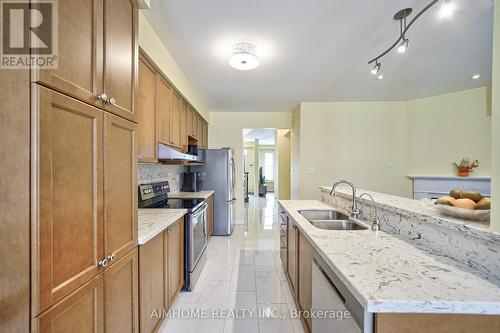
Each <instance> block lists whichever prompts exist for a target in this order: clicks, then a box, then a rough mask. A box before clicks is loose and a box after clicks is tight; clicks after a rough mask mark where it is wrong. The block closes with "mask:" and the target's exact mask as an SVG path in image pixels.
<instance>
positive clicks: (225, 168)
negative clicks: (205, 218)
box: [192, 148, 236, 236]
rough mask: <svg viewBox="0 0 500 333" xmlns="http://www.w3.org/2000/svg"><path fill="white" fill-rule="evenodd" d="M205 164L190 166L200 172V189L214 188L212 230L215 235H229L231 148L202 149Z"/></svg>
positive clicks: (232, 199) (232, 198)
mask: <svg viewBox="0 0 500 333" xmlns="http://www.w3.org/2000/svg"><path fill="white" fill-rule="evenodd" d="M201 154H202V155H203V156H204V160H205V165H204V166H200V167H196V168H192V169H195V171H197V172H201V173H202V189H205V190H215V195H214V230H213V234H214V235H216V236H227V235H231V233H232V232H233V226H234V207H235V203H236V198H235V194H234V188H235V182H236V167H235V164H234V155H233V150H232V149H229V148H222V149H204V150H203V151H202V152H201Z"/></svg>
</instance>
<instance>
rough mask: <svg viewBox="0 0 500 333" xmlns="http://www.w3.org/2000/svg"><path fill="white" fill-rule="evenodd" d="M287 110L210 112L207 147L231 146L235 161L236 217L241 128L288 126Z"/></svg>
mask: <svg viewBox="0 0 500 333" xmlns="http://www.w3.org/2000/svg"><path fill="white" fill-rule="evenodd" d="M291 125H292V115H291V113H289V112H211V113H210V125H209V129H208V137H209V138H208V145H209V148H220V147H231V148H233V150H234V154H235V161H236V174H237V177H236V195H237V199H238V201H237V204H236V219H237V220H240V221H241V220H242V218H243V132H242V131H243V129H244V128H290V127H291Z"/></svg>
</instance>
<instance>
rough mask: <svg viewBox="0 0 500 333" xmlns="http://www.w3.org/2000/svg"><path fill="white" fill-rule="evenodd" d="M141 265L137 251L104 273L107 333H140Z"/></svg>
mask: <svg viewBox="0 0 500 333" xmlns="http://www.w3.org/2000/svg"><path fill="white" fill-rule="evenodd" d="M138 265H139V261H138V254H137V248H135V249H134V250H132V251H131V252H129V253H128V254H127V255H126V256H124V257H123V258H121V259H120V260H118V261H117V262H116V263H115V264H113V266H111V267H109V268H107V269H106V271H105V272H104V314H105V315H104V329H105V332H109V333H113V332H120V333H126V332H129V333H137V332H139V312H138V310H139V304H138V283H139V276H138V274H139V272H138V270H139V266H138Z"/></svg>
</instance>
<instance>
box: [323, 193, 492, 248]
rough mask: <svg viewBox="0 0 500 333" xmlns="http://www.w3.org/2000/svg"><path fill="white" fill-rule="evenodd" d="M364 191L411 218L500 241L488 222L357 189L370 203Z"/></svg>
mask: <svg viewBox="0 0 500 333" xmlns="http://www.w3.org/2000/svg"><path fill="white" fill-rule="evenodd" d="M331 189H332V187H331V186H321V187H320V190H321V191H323V192H328V193H329V192H330V191H331ZM336 192H337V193H338V194H339V195H341V196H344V197H348V198H350V197H352V192H351V190H350V189H345V188H341V187H340V186H339V187H338V188H337V190H336ZM363 192H366V193H369V194H371V195H372V196H373V199H374V201H375V203H377V206H378V207H380V208H384V209H388V210H391V211H394V212H396V213H399V214H404V215H407V216H409V217H411V218H417V219H422V218H424V219H425V220H426V221H427V222H430V223H434V224H437V225H440V226H442V227H446V228H449V229H458V230H460V231H461V232H464V233H469V234H471V235H473V236H475V237H481V238H483V239H486V240H488V241H492V242H500V232H495V231H493V230H490V229H489V224H488V223H485V222H475V221H467V220H461V219H458V218H453V217H448V216H443V215H441V214H440V213H439V211H438V210H437V209H436V208H435V207H434V206H426V205H425V204H424V203H423V202H422V201H420V200H414V199H409V198H404V197H398V196H395V195H390V194H386V193H380V192H372V191H366V190H362V189H357V191H356V193H357V194H358V197H357V198H356V199H357V200H361V201H364V202H366V203H368V204H371V201H369V200H368V199H367V198H361V199H360V198H359V194H361V193H363Z"/></svg>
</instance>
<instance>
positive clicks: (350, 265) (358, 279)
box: [279, 200, 500, 315]
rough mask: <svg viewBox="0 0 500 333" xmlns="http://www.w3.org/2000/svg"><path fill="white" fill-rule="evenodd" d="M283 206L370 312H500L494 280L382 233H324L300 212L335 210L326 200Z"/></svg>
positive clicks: (498, 293)
mask: <svg viewBox="0 0 500 333" xmlns="http://www.w3.org/2000/svg"><path fill="white" fill-rule="evenodd" d="M279 202H280V204H281V205H282V207H283V208H284V209H285V210H286V211H287V213H288V215H289V216H290V218H291V219H292V220H293V221H295V223H296V224H297V226H298V227H299V229H300V230H301V231H302V232H303V233H304V235H305V236H306V238H307V239H308V240H309V241H310V242H311V244H312V246H313V247H314V248H315V249H316V252H317V253H318V254H319V255H320V256H321V257H322V258H323V259H324V260H325V262H326V263H327V264H329V265H330V267H331V268H332V269H333V271H334V272H335V273H336V274H337V275H338V276H339V278H340V279H341V280H342V282H343V283H344V284H345V285H346V287H347V288H348V289H349V290H350V292H351V293H352V294H353V295H354V296H355V297H356V299H357V300H358V301H359V302H360V303H361V304H362V305H363V306H364V307H365V309H366V310H367V311H368V312H374V313H375V312H388V313H391V312H399V313H404V312H409V313H469V314H497V315H498V314H500V288H499V287H497V286H496V285H494V284H492V283H491V282H488V281H486V280H484V279H481V278H480V277H478V276H476V275H474V274H472V273H471V272H467V271H464V270H460V269H458V268H456V267H454V266H451V265H447V264H444V263H441V262H439V261H438V260H437V259H436V258H434V257H433V256H431V255H430V254H428V253H425V252H423V251H421V250H419V249H417V248H416V247H414V246H412V245H411V244H409V243H406V242H404V241H402V240H400V239H398V238H396V237H394V236H391V235H389V234H386V233H384V232H381V231H379V232H373V231H371V230H370V229H368V230H363V231H359V230H358V231H329V230H322V229H318V228H316V227H314V226H313V225H312V224H310V223H309V222H308V221H307V220H306V219H305V218H304V217H303V216H302V215H300V213H299V212H298V210H301V209H331V208H332V207H330V206H328V205H326V204H324V203H322V202H319V201H315V200H286V201H281V200H280V201H279Z"/></svg>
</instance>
